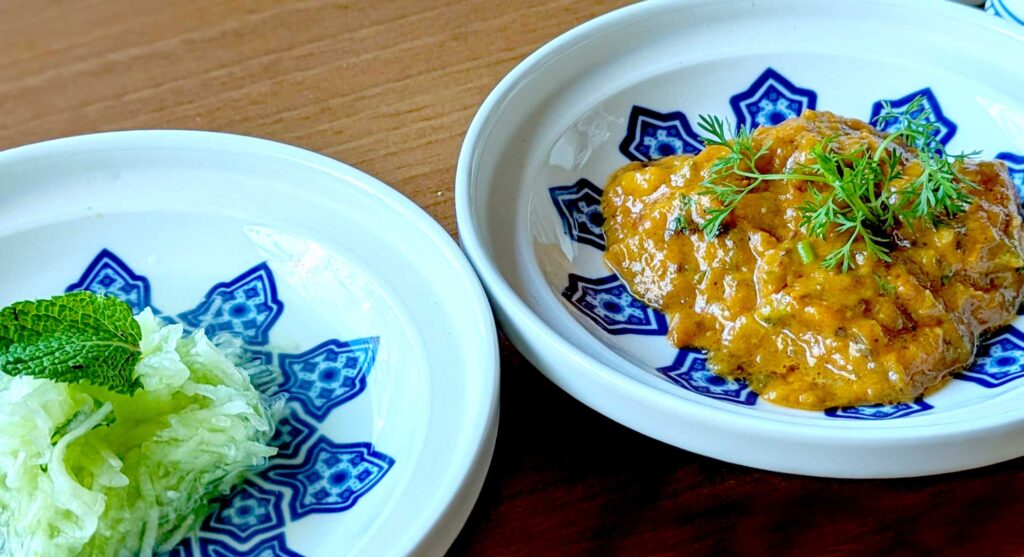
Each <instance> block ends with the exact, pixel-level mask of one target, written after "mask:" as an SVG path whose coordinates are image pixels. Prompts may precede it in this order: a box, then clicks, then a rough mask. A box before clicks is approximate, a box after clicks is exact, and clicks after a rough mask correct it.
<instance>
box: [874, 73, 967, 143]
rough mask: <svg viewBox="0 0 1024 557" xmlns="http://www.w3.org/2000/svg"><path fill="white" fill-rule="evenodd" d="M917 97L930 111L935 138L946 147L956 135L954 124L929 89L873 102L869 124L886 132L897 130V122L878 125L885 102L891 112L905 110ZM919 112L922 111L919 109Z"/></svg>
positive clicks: (891, 121) (917, 113)
mask: <svg viewBox="0 0 1024 557" xmlns="http://www.w3.org/2000/svg"><path fill="white" fill-rule="evenodd" d="M917 97H924V106H925V107H927V108H928V110H930V111H931V120H932V121H933V122H935V123H936V124H938V126H939V130H938V132H936V138H937V139H938V140H939V142H940V143H942V144H943V145H948V144H949V142H950V140H952V139H953V136H954V135H956V123H954V122H953V121H952V120H950V119H949V118H947V117H946V115H945V114H944V113H943V112H942V107H941V106H940V105H939V99H938V98H936V96H935V93H933V92H932V90H931V88H930V87H925V88H924V89H921V90H918V91H914V92H913V93H908V94H906V95H904V96H902V97H900V98H898V99H891V100H888V101H875V104H873V105H871V118H870V119H869V121H870V122H871V124H872V125H873V126H875V127H877V128H878V129H880V130H882V131H886V132H892V131H896V129H898V125H899V124H898V122H896V121H895V120H890V121H887V122H883V123H881V124H879V122H878V116H879V115H881V114H882V110H883V109H884V107H885V105H884V103H885V102H888V103H889V104H890V105H891V106H892V108H893V110H897V111H899V110H902V109H905V108H906V107H907V106H908V105H909V104H910V103H911V102H913V100H914V99H916V98H917ZM920 110H923V108H922V109H920ZM919 114H920V111H917V112H913V113H911V114H909V116H911V117H914V116H917V115H919Z"/></svg>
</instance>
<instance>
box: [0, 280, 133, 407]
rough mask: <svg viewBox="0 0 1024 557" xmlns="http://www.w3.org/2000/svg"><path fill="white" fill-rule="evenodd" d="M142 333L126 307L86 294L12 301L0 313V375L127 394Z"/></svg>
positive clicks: (131, 385) (131, 391) (101, 297)
mask: <svg viewBox="0 0 1024 557" xmlns="http://www.w3.org/2000/svg"><path fill="white" fill-rule="evenodd" d="M141 340H142V330H141V329H140V328H139V324H138V323H137V322H136V321H135V319H134V316H133V315H132V308H131V306H129V305H128V304H126V303H124V302H122V301H121V300H118V299H117V298H113V297H109V296H99V295H97V294H94V293H92V292H71V293H68V294H63V295H60V296H55V297H53V298H50V299H48V300H36V301H30V302H16V303H14V304H11V305H10V306H7V307H5V308H3V309H2V310H0V372H3V373H5V374H7V375H12V376H18V375H30V376H33V377H39V378H44V379H52V380H54V381H58V382H62V383H89V384H92V385H95V386H98V387H103V388H106V389H107V390H110V391H113V392H116V393H122V394H127V395H131V394H133V393H134V392H135V391H136V390H137V389H139V388H140V387H141V386H142V384H141V382H140V381H139V380H138V378H137V377H135V366H136V365H137V364H138V363H139V358H141V356H142V353H141V349H140V347H139V343H140V342H141Z"/></svg>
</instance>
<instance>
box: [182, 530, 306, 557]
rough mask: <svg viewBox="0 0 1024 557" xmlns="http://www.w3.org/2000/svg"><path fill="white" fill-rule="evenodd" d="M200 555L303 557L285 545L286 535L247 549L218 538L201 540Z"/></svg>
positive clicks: (271, 538) (265, 540) (281, 534)
mask: <svg viewBox="0 0 1024 557" xmlns="http://www.w3.org/2000/svg"><path fill="white" fill-rule="evenodd" d="M199 553H200V554H201V555H206V556H208V557H241V556H245V557H302V555H300V554H298V553H296V552H294V551H292V550H291V549H289V548H288V545H287V544H286V543H285V539H284V533H283V532H282V533H279V534H277V535H274V536H271V537H269V538H266V539H264V540H262V541H260V542H259V543H257V544H256V545H254V546H252V547H250V548H248V549H245V548H243V547H236V546H235V545H233V544H231V543H229V542H227V541H225V540H221V539H217V538H206V537H200V538H199Z"/></svg>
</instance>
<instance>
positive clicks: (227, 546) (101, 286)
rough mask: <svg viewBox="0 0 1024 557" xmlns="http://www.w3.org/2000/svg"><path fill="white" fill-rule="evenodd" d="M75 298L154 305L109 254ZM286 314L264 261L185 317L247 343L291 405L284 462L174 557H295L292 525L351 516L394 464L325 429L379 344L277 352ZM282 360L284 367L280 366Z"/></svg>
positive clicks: (259, 374)
mask: <svg viewBox="0 0 1024 557" xmlns="http://www.w3.org/2000/svg"><path fill="white" fill-rule="evenodd" d="M73 290H91V291H94V292H97V293H101V294H109V295H112V296H116V297H118V298H120V299H122V300H124V301H125V302H127V303H128V304H130V305H132V308H133V310H135V311H136V312H137V311H141V310H142V309H143V308H145V307H146V306H148V305H150V284H149V280H148V279H146V277H144V276H142V275H139V274H137V273H135V272H134V271H133V270H132V269H131V268H130V267H129V266H128V265H127V264H126V263H125V262H124V261H123V260H122V259H121V258H120V257H118V256H117V255H115V254H114V253H113V252H112V251H110V250H107V249H104V250H102V251H100V252H99V254H98V255H97V256H96V257H95V258H94V259H93V261H92V262H91V263H90V264H89V266H88V267H87V269H86V271H85V273H83V274H82V277H81V278H80V279H79V280H78V281H77V282H75V283H73V284H72V285H70V286H69V287H68V291H73ZM284 307H285V306H284V303H283V302H282V301H281V300H280V298H279V296H278V292H277V285H276V282H275V280H274V275H273V272H272V271H271V270H270V267H269V266H268V265H267V264H266V263H260V264H259V265H256V266H254V267H252V268H251V269H249V270H247V271H246V272H244V273H242V274H241V275H239V276H238V277H236V278H234V279H232V280H229V281H227V282H222V283H219V284H216V285H214V286H213V287H212V288H211V289H210V290H209V291H208V292H207V294H206V296H205V297H204V298H203V299H202V301H200V303H199V304H198V305H197V306H196V307H195V308H194V309H192V310H189V311H186V312H183V313H180V314H179V318H180V319H181V321H182V322H183V324H184V325H186V326H187V327H188V328H199V327H203V328H205V329H206V330H207V332H208V334H209V335H210V336H214V335H216V334H219V333H228V334H232V335H236V336H238V337H240V338H241V339H242V340H243V341H244V342H245V343H246V355H247V356H246V359H247V360H248V361H249V363H247V364H246V365H245V366H244V367H246V368H247V369H249V368H251V369H252V373H251V378H252V382H253V385H254V386H255V387H256V388H258V389H259V390H260V391H261V392H263V393H264V394H267V395H268V396H274V397H281V396H284V397H287V399H286V400H287V402H286V414H285V415H284V416H283V417H282V418H281V419H280V420H279V422H278V424H277V429H276V431H275V433H274V437H273V439H272V440H271V444H272V445H273V446H275V447H277V448H278V454H277V455H275V456H274V457H272V458H271V459H270V463H269V465H268V468H267V469H265V470H264V471H263V472H261V473H260V474H259V475H257V476H256V477H253V478H248V479H247V480H246V481H245V482H243V484H242V485H241V486H239V487H238V488H237V489H236V490H235V491H234V492H233V493H232V494H231V495H230V496H229V497H226V498H224V500H222V501H221V502H220V506H219V508H218V509H217V510H216V511H215V512H213V513H211V514H210V515H209V516H208V517H207V518H206V520H205V521H204V523H203V526H202V527H201V528H200V530H199V532H197V533H193V534H192V535H191V536H190V537H187V538H186V539H185V540H183V541H182V543H181V544H179V545H178V546H176V547H175V548H174V549H173V550H172V551H171V552H170V555H172V556H175V557H187V556H193V555H202V556H218V557H219V556H228V555H231V556H234V555H252V556H257V557H275V556H280V557H295V556H298V555H299V554H298V553H296V552H294V551H292V550H291V549H289V548H288V546H287V543H286V540H285V534H284V529H285V526H286V525H287V524H288V523H292V522H295V521H298V520H300V519H302V518H304V517H306V516H308V515H310V514H313V513H336V512H342V511H345V510H348V509H350V508H352V507H353V506H354V505H355V504H356V503H357V502H358V501H359V499H360V498H361V497H363V496H364V495H366V494H367V493H368V492H369V491H370V490H371V489H372V488H373V487H374V486H376V485H378V484H379V483H380V482H381V480H383V478H384V477H385V476H386V475H387V473H388V471H389V470H390V469H391V467H392V466H393V465H394V463H395V460H394V459H393V458H392V457H390V456H388V455H386V454H384V453H382V452H380V451H378V450H377V449H376V448H374V446H373V445H372V444H371V443H365V442H360V443H349V444H341V443H336V442H334V441H333V440H331V439H329V438H328V437H326V436H325V435H323V434H322V433H320V432H319V426H318V424H320V423H322V422H323V421H324V420H326V419H327V417H328V416H329V415H330V413H331V412H332V411H333V410H335V409H336V408H338V407H339V406H341V405H343V404H345V403H346V402H348V401H350V400H352V399H354V398H355V397H357V396H358V395H359V394H360V393H362V392H363V391H364V390H365V389H366V378H367V376H368V374H369V373H370V370H371V368H372V367H373V364H374V361H375V358H376V354H377V350H378V347H379V344H380V339H379V338H376V337H372V338H363V339H355V340H350V341H340V340H337V339H328V340H326V341H324V342H322V343H320V344H318V345H316V346H314V347H313V348H311V349H309V350H306V351H305V352H302V353H299V354H275V353H274V352H272V351H270V350H267V349H265V348H261V347H262V346H264V345H266V344H268V343H269V341H270V332H271V329H272V327H273V326H274V324H275V323H276V322H277V320H278V318H279V317H280V316H281V313H282V312H283V310H284ZM165 319H167V317H165ZM275 361H278V362H279V366H277V367H275V366H273V364H274V362H275Z"/></svg>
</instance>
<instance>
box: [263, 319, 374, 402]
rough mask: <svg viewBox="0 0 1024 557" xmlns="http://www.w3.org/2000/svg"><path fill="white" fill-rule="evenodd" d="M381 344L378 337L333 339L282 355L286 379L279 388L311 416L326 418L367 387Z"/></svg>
mask: <svg viewBox="0 0 1024 557" xmlns="http://www.w3.org/2000/svg"><path fill="white" fill-rule="evenodd" d="M379 344H380V340H379V339H378V338H377V337H371V338H361V339H357V340H352V341H349V342H341V341H339V340H335V339H331V340H328V341H325V342H323V343H321V344H319V345H317V346H315V347H313V348H311V349H309V350H307V351H305V352H303V353H301V354H281V355H280V356H278V364H279V366H280V368H281V372H282V373H283V375H284V382H283V383H281V386H280V389H279V390H280V392H283V393H288V397H289V400H292V401H295V402H296V403H298V404H300V405H301V406H302V409H303V410H304V411H305V412H306V413H307V414H309V416H310V417H312V418H314V419H316V420H318V421H323V420H324V419H326V418H327V415H328V414H330V413H331V410H333V409H334V408H336V407H338V406H341V405H342V404H344V403H345V402H347V401H349V400H351V399H353V398H355V397H356V396H358V395H359V393H361V392H363V390H364V389H365V388H366V376H367V375H369V373H370V369H371V368H372V367H373V361H374V359H375V358H376V357H377V346H378V345H379Z"/></svg>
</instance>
